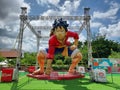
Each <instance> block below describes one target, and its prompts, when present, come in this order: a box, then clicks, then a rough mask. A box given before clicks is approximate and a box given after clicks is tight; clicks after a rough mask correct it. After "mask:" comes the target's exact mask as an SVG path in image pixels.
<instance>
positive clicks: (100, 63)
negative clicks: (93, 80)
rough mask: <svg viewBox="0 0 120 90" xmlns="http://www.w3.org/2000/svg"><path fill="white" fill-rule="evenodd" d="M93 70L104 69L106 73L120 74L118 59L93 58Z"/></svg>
mask: <svg viewBox="0 0 120 90" xmlns="http://www.w3.org/2000/svg"><path fill="white" fill-rule="evenodd" d="M92 63H93V66H92V67H93V69H104V70H106V71H107V72H108V73H110V72H113V73H120V59H116V58H94V59H93V62H92Z"/></svg>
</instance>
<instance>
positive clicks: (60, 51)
mask: <svg viewBox="0 0 120 90" xmlns="http://www.w3.org/2000/svg"><path fill="white" fill-rule="evenodd" d="M63 50H64V48H55V52H54V55H57V54H62V52H63ZM46 52H48V48H47V49H46ZM72 52H73V50H70V47H68V56H71V54H72Z"/></svg>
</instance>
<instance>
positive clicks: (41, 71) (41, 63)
mask: <svg viewBox="0 0 120 90" xmlns="http://www.w3.org/2000/svg"><path fill="white" fill-rule="evenodd" d="M45 58H46V54H45V53H44V52H42V51H40V52H39V53H38V54H37V60H38V64H39V67H40V69H38V70H36V71H34V72H33V74H44V63H45Z"/></svg>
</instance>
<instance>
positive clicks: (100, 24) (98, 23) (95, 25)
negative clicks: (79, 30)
mask: <svg viewBox="0 0 120 90" xmlns="http://www.w3.org/2000/svg"><path fill="white" fill-rule="evenodd" d="M101 26H103V24H102V23H100V22H91V27H92V28H99V27H101Z"/></svg>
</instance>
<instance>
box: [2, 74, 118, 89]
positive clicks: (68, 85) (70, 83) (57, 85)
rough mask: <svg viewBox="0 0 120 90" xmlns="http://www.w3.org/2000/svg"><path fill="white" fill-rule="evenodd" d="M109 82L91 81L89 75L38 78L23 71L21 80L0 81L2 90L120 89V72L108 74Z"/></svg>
mask: <svg viewBox="0 0 120 90" xmlns="http://www.w3.org/2000/svg"><path fill="white" fill-rule="evenodd" d="M107 80H108V82H107V83H96V82H91V81H90V79H89V76H88V75H86V76H85V78H81V79H74V80H61V81H59V80H36V79H32V78H28V77H26V73H21V74H20V78H19V82H12V83H0V89H1V90H120V74H113V82H112V79H111V75H110V74H109V75H107Z"/></svg>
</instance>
